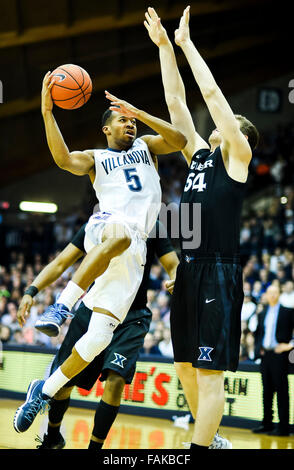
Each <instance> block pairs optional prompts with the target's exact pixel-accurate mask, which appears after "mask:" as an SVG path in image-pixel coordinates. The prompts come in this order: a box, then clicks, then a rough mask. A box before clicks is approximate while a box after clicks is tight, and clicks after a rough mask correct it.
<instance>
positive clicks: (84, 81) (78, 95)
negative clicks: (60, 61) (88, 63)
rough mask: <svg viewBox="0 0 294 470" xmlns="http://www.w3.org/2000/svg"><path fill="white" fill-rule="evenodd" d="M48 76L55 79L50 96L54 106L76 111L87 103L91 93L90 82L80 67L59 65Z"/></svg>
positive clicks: (86, 73)
mask: <svg viewBox="0 0 294 470" xmlns="http://www.w3.org/2000/svg"><path fill="white" fill-rule="evenodd" d="M50 76H51V77H55V83H54V85H53V86H52V88H51V96H52V99H53V102H54V104H56V106H59V107H60V108H63V109H77V108H80V107H81V106H83V105H84V104H85V103H87V101H88V99H89V98H90V96H91V93H92V80H91V78H90V76H89V74H88V72H86V70H84V69H83V68H82V67H80V66H79V65H74V64H66V65H61V66H60V67H57V69H55V70H54V71H53V72H52V73H51V75H50Z"/></svg>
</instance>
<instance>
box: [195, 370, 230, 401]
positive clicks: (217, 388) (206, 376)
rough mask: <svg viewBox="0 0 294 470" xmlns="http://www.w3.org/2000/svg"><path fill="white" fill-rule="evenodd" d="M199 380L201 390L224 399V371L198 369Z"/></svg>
mask: <svg viewBox="0 0 294 470" xmlns="http://www.w3.org/2000/svg"><path fill="white" fill-rule="evenodd" d="M197 382H198V386H199V391H200V392H201V391H202V392H203V393H204V394H213V395H216V396H218V397H219V398H220V399H223V396H224V373H223V371H216V370H208V369H197Z"/></svg>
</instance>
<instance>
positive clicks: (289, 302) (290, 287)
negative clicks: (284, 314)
mask: <svg viewBox="0 0 294 470" xmlns="http://www.w3.org/2000/svg"><path fill="white" fill-rule="evenodd" d="M280 304H281V305H283V307H288V308H294V282H293V281H287V282H286V283H285V284H284V285H283V286H282V294H281V295H280Z"/></svg>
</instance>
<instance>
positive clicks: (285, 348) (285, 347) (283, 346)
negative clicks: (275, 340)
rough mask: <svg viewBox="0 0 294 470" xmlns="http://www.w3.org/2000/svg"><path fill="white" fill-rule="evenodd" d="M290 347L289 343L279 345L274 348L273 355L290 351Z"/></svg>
mask: <svg viewBox="0 0 294 470" xmlns="http://www.w3.org/2000/svg"><path fill="white" fill-rule="evenodd" d="M292 347H293V346H292V345H291V344H289V343H279V344H277V346H276V347H275V353H278V354H281V353H282V352H285V351H290V350H291V349H292Z"/></svg>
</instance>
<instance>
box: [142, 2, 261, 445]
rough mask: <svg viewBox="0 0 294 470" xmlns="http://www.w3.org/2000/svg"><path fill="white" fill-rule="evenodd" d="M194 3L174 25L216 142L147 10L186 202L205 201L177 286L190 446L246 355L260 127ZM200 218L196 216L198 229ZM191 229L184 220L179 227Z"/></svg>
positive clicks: (202, 441)
mask: <svg viewBox="0 0 294 470" xmlns="http://www.w3.org/2000/svg"><path fill="white" fill-rule="evenodd" d="M189 10H190V7H187V8H186V9H185V11H184V13H183V16H182V18H181V20H180V25H179V28H178V29H177V30H176V31H175V42H176V44H177V45H178V46H180V47H181V49H182V51H183V52H184V54H185V56H186V58H187V60H188V62H189V65H190V67H191V70H192V72H193V75H194V78H195V80H196V83H197V85H198V86H199V88H200V91H201V94H202V96H203V98H204V101H205V103H206V105H207V107H208V110H209V112H210V115H211V117H212V119H213V121H214V123H215V125H216V129H215V130H214V131H213V132H212V134H211V136H210V137H209V144H210V145H208V144H207V143H206V141H205V140H204V139H203V138H202V137H201V136H200V135H199V134H198V133H197V132H196V130H195V127H194V123H193V120H192V117H191V114H190V112H189V110H188V107H187V104H186V97H185V88H184V84H183V81H182V78H181V76H180V74H179V71H178V68H177V63H176V58H175V54H174V50H173V46H172V44H171V42H170V40H169V38H168V36H167V34H166V31H165V29H164V28H163V26H162V25H161V22H160V19H159V18H158V16H157V14H156V12H155V10H154V9H153V8H149V9H148V12H146V15H145V16H146V21H145V22H144V24H145V27H146V29H147V31H148V33H149V36H150V38H151V39H152V41H153V42H154V43H155V44H156V45H157V46H158V47H159V56H160V64H161V72H162V80H163V85H164V91H165V98H166V102H167V105H168V109H169V113H170V116H171V121H172V123H173V124H174V125H175V126H176V127H177V128H178V129H179V130H182V131H183V130H184V131H185V135H186V137H187V139H188V143H187V145H186V147H185V148H184V150H183V154H184V157H185V159H186V161H187V164H188V165H189V173H188V177H187V181H186V185H185V187H184V190H183V195H182V199H181V208H183V203H187V204H188V207H189V209H190V212H189V214H190V213H192V210H191V209H192V206H193V204H194V203H200V204H201V242H200V246H199V247H198V248H195V246H192V243H190V244H188V248H187V247H185V244H184V242H187V241H190V242H191V240H185V239H183V237H181V255H182V256H181V262H180V264H179V266H178V269H177V275H176V281H175V285H174V293H173V300H172V308H171V332H172V341H173V347H174V358H175V367H176V371H177V374H178V376H179V378H180V380H181V383H182V385H183V388H184V392H185V395H186V398H187V401H188V403H189V406H190V410H191V412H192V414H193V417H194V418H195V427H194V433H193V437H192V444H191V449H194V450H206V449H207V448H208V447H209V445H210V443H211V441H212V439H213V436H214V434H215V432H216V431H217V429H218V426H219V424H220V421H221V418H222V415H223V410H224V379H223V371H225V370H230V371H236V369H237V366H238V360H239V347H240V335H241V326H240V323H241V322H240V317H241V307H242V303H243V285H242V269H241V266H240V263H239V257H238V248H239V228H240V226H239V225H240V216H241V208H242V201H243V197H244V191H245V186H246V185H245V183H246V180H247V176H248V166H249V163H250V160H251V158H252V150H253V149H254V148H255V146H256V145H257V142H258V132H257V130H256V128H255V127H254V126H253V124H252V123H251V122H250V121H248V120H247V119H246V118H244V117H243V116H240V115H234V114H233V112H232V110H231V108H230V106H229V104H228V102H227V101H226V99H225V97H224V96H223V94H222V92H221V90H220V88H219V87H218V85H217V84H216V82H215V79H214V77H213V76H212V74H211V72H210V70H209V68H208V66H207V65H206V63H205V62H204V60H203V59H202V57H201V56H200V54H199V52H198V51H197V49H196V48H195V46H194V44H193V43H192V41H191V39H190V32H189ZM180 219H181V218H180ZM181 222H182V221H181ZM186 222H187V221H186ZM188 222H191V221H188ZM198 222H199V221H198ZM198 222H197V221H194V228H197V226H196V227H195V224H197V223H198ZM184 223H185V219H184ZM185 228H187V227H183V224H182V226H181V227H180V233H184V229H185Z"/></svg>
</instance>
